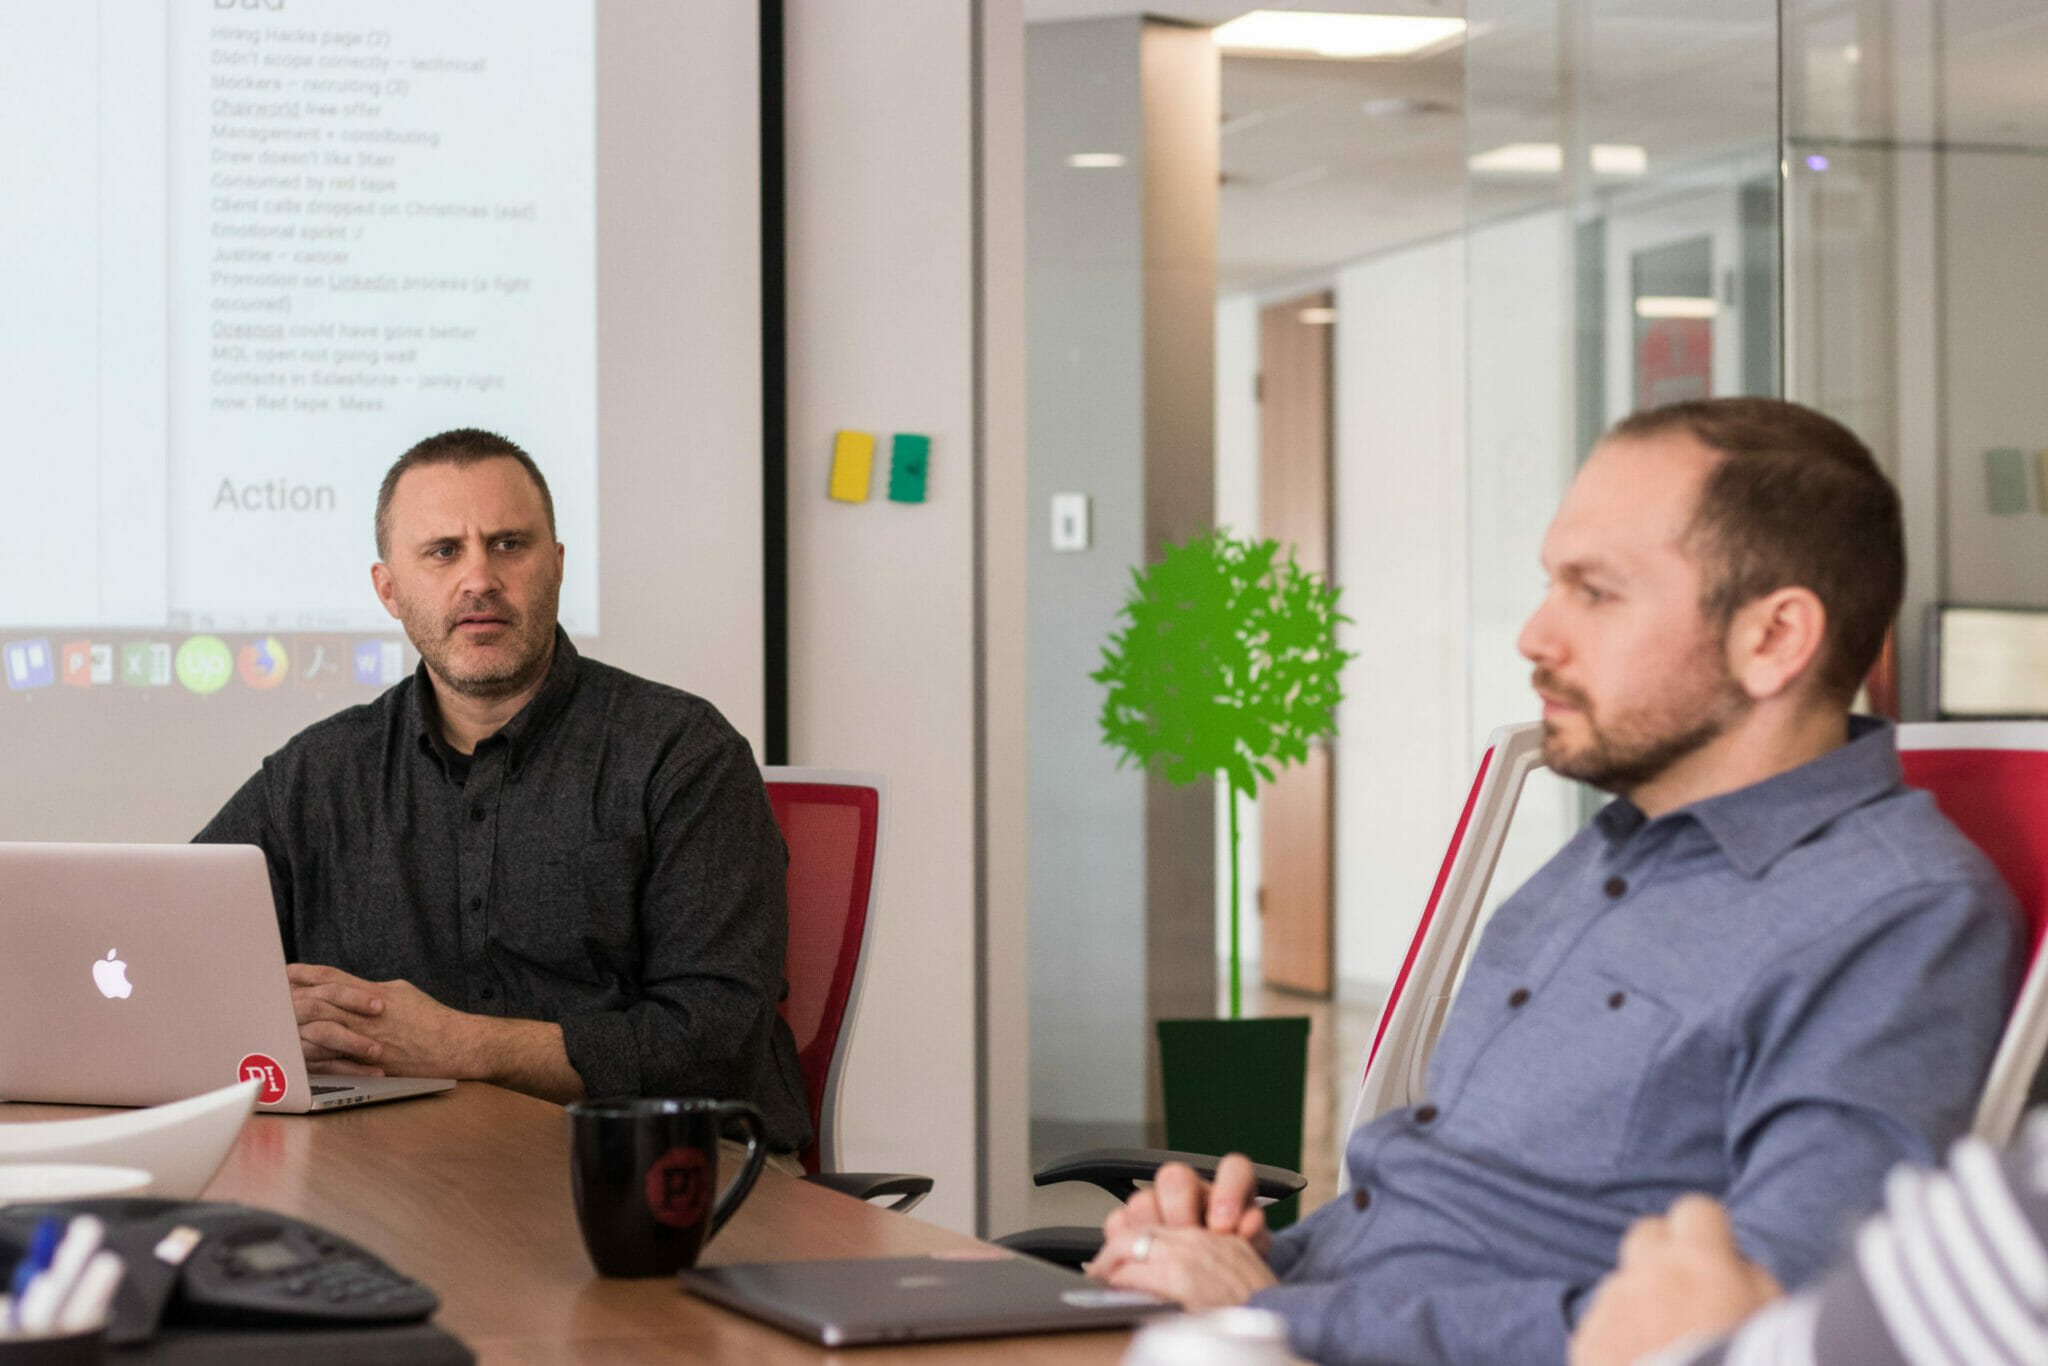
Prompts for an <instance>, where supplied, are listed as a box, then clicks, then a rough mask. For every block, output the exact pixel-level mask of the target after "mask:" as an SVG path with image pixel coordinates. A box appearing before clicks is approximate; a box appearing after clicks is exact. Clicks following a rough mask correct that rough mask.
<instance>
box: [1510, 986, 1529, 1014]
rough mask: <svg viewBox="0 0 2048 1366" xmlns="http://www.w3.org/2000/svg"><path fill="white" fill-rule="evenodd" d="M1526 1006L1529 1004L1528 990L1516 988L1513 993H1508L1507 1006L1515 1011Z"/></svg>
mask: <svg viewBox="0 0 2048 1366" xmlns="http://www.w3.org/2000/svg"><path fill="white" fill-rule="evenodd" d="M1527 1004H1529V988H1527V987H1516V988H1515V989H1514V990H1513V991H1511V992H1509V993H1508V1005H1509V1006H1510V1007H1512V1008H1514V1009H1516V1010H1520V1009H1521V1008H1522V1007H1523V1006H1525V1005H1527Z"/></svg>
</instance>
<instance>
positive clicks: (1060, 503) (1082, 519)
mask: <svg viewBox="0 0 2048 1366" xmlns="http://www.w3.org/2000/svg"><path fill="white" fill-rule="evenodd" d="M1091 539H1092V535H1091V528H1090V527H1089V525H1088V495H1087V494H1085V493H1055V494H1054V495H1053V496H1052V548H1053V549H1054V550H1086V549H1087V548H1088V543H1089V541H1090V540H1091Z"/></svg>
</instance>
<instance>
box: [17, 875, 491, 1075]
mask: <svg viewBox="0 0 2048 1366" xmlns="http://www.w3.org/2000/svg"><path fill="white" fill-rule="evenodd" d="M251 1078H254V1079H257V1080H260V1081H262V1082H263V1090H262V1091H261V1092H260V1093H259V1095H258V1097H257V1102H258V1103H257V1108H258V1109H262V1110H281V1111H285V1112H288V1113H293V1114H305V1113H308V1112H310V1111H317V1110H337V1109H342V1108H344V1107H347V1106H352V1105H363V1104H367V1103H369V1102H371V1101H378V1100H397V1099H399V1098H400V1097H403V1096H418V1095H426V1094H428V1093H430V1092H434V1091H446V1090H448V1089H450V1088H452V1087H453V1086H454V1085H455V1083H454V1082H452V1081H448V1080H445V1079H441V1078H429V1077H362V1078H351V1077H321V1078H319V1079H317V1081H316V1080H313V1079H311V1078H309V1077H308V1076H307V1074H306V1062H305V1057H304V1055H303V1054H302V1053H301V1052H300V1051H299V1029H298V1022H297V1020H296V1019H295V1018H294V1016H293V1012H292V998H291V986H290V984H289V983H288V982H287V981H286V980H285V975H284V948H283V944H282V941H281V940H280V939H279V938H278V933H277V911H276V907H275V905H274V904H273V902H272V901H271V896H270V874H269V872H268V870H267V869H266V868H265V866H264V860H263V851H262V850H260V849H257V848H256V847H255V846H253V845H246V844H0V1100H19V1101H58V1102H66V1103H72V1104H80V1105H157V1104H162V1103H163V1102H166V1101H173V1100H183V1099H184V1098H185V1097H187V1096H195V1095H198V1094H199V1093H200V1092H202V1091H211V1090H213V1089H214V1088H215V1087H218V1086H225V1085H226V1084H228V1083H229V1082H234V1081H243V1080H247V1079H251Z"/></svg>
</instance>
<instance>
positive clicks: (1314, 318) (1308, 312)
mask: <svg viewBox="0 0 2048 1366" xmlns="http://www.w3.org/2000/svg"><path fill="white" fill-rule="evenodd" d="M1294 316H1295V318H1296V319H1298V320H1299V321H1301V322H1304V323H1307V324H1308V325H1309V326H1310V327H1328V326H1330V324H1332V323H1334V322H1336V321H1337V310H1336V309H1334V308H1304V309H1302V310H1301V311H1300V312H1299V313H1297V314H1295V315H1294Z"/></svg>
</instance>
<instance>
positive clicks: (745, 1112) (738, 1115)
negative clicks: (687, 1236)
mask: <svg viewBox="0 0 2048 1366" xmlns="http://www.w3.org/2000/svg"><path fill="white" fill-rule="evenodd" d="M735 1123H736V1124H738V1125H739V1126H740V1127H741V1128H743V1129H745V1130H746V1131H747V1155H746V1157H745V1159H744V1160H742V1161H741V1163H740V1169H739V1172H738V1173H737V1174H736V1175H735V1176H734V1177H733V1179H732V1180H730V1181H728V1182H726V1183H725V1189H724V1190H722V1191H720V1192H719V1193H718V1201H717V1203H716V1204H714V1205H712V1207H711V1229H710V1231H709V1232H707V1233H706V1234H705V1235H704V1241H705V1242H707V1243H708V1242H710V1241H711V1239H712V1238H713V1237H715V1236H716V1235H717V1233H718V1230H720V1229H722V1228H724V1227H725V1221H726V1220H728V1219H730V1218H732V1216H733V1212H734V1211H735V1210H737V1209H738V1208H739V1207H740V1201H742V1200H744V1199H746V1198H747V1192H748V1191H750V1190H752V1189H753V1188H754V1178H755V1177H757V1176H759V1175H760V1174H761V1164H762V1163H764V1162H766V1161H767V1160H768V1143H767V1140H766V1136H765V1134H764V1132H763V1130H762V1128H761V1112H760V1111H759V1110H756V1109H755V1108H754V1107H753V1106H751V1105H749V1104H747V1103H746V1102H745V1101H743V1100H727V1101H721V1102H719V1106H718V1131H719V1133H720V1134H723V1133H724V1132H725V1126H726V1125H728V1124H735Z"/></svg>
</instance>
